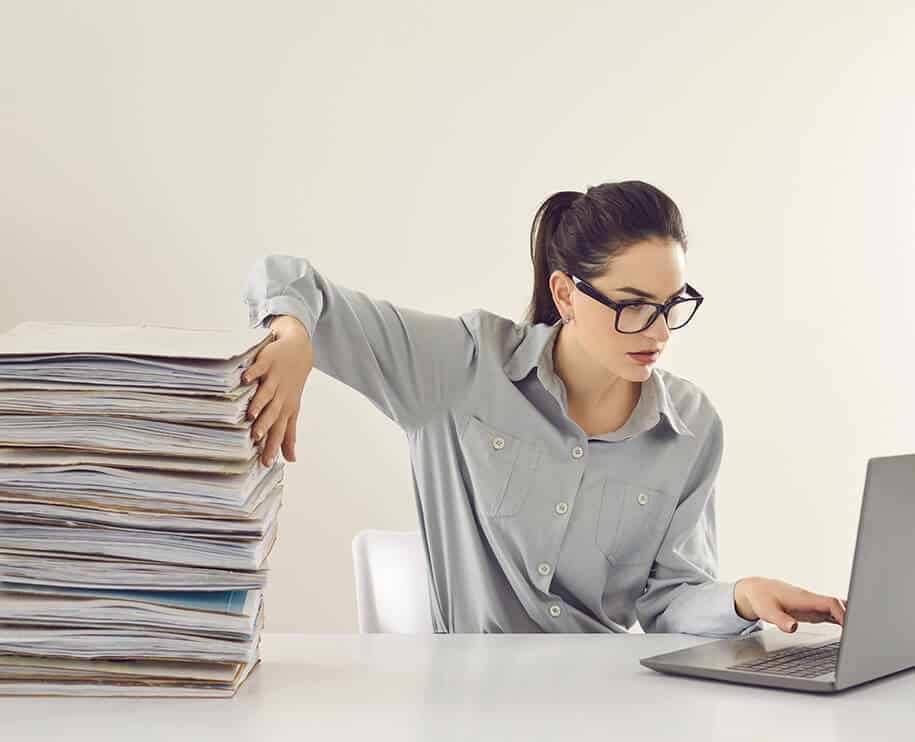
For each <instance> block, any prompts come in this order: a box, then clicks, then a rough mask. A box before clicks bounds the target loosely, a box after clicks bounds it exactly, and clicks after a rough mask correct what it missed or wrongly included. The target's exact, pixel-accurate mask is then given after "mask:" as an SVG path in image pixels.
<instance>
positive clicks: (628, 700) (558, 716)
mask: <svg viewBox="0 0 915 742" xmlns="http://www.w3.org/2000/svg"><path fill="white" fill-rule="evenodd" d="M801 628H802V629H804V630H816V629H817V628H820V627H815V626H811V625H809V624H803V625H802V627H801ZM837 628H838V627H832V626H828V627H827V626H822V629H837ZM770 630H772V631H777V630H778V629H775V628H772V629H770ZM835 633H837V632H835ZM705 641H711V640H710V639H707V638H704V637H696V636H687V635H678V634H647V635H644V634H636V635H623V634H613V635H607V634H451V635H447V634H438V635H436V634H431V635H397V634H370V635H361V636H360V635H358V634H305V635H300V634H265V635H264V638H263V644H262V649H263V660H262V662H261V664H260V665H259V666H258V667H257V669H256V670H255V671H254V673H253V674H252V675H251V677H249V678H248V681H247V682H246V684H245V685H244V686H242V688H241V689H240V690H239V691H238V693H237V695H236V696H235V697H234V698H231V699H136V698H11V697H2V698H0V723H2V737H3V739H8V740H11V741H12V740H16V742H19V741H20V740H23V741H25V740H29V741H31V740H64V741H65V742H75V741H76V740H86V741H87V742H88V740H92V741H93V742H100V741H101V740H126V741H127V742H140V741H141V740H165V741H166V742H183V741H184V740H189V741H191V742H196V741H197V740H204V739H206V740H210V739H219V740H224V741H226V742H230V741H233V740H262V741H269V742H272V741H273V740H287V739H289V740H309V741H312V740H313V741H314V742H324V741H325V740H360V742H363V741H365V740H398V742H401V741H403V740H436V741H437V740H462V741H463V740H468V741H475V740H479V739H487V740H490V739H491V740H500V742H504V741H507V740H547V739H549V740H564V739H570V738H571V739H575V738H588V739H591V740H613V741H614V742H622V741H628V740H634V739H670V740H678V742H684V740H703V742H705V741H706V740H715V739H720V740H729V741H730V740H738V739H739V740H765V742H772V741H773V740H785V739H798V740H801V739H803V740H805V741H806V742H810V741H812V740H848V741H849V742H860V740H865V739H890V738H896V739H907V738H911V735H912V734H913V728H915V726H913V725H915V672H913V671H907V672H904V673H900V674H897V675H895V676H891V677H889V678H883V679H880V680H876V681H874V682H872V683H868V684H865V685H862V686H858V687H856V688H851V689H848V690H846V691H843V692H842V693H839V694H837V695H819V694H808V693H803V692H797V691H785V690H778V689H769V688H754V687H751V686H741V685H733V684H729V683H721V682H718V681H714V680H702V679H697V678H681V677H676V676H670V675H662V674H660V673H656V672H654V671H652V670H649V669H647V668H645V667H642V666H641V665H639V663H638V660H639V658H641V657H645V656H648V655H651V654H657V653H660V652H666V651H670V650H673V649H678V648H681V647H685V646H688V645H690V644H695V643H700V642H705Z"/></svg>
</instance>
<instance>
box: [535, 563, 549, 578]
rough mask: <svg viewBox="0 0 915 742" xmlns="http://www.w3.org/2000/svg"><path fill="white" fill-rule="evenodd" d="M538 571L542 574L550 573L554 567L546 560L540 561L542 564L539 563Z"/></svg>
mask: <svg viewBox="0 0 915 742" xmlns="http://www.w3.org/2000/svg"><path fill="white" fill-rule="evenodd" d="M537 571H538V572H539V573H540V574H542V575H548V574H549V573H550V572H551V571H552V567H550V565H549V564H547V563H546V562H540V564H538V565H537Z"/></svg>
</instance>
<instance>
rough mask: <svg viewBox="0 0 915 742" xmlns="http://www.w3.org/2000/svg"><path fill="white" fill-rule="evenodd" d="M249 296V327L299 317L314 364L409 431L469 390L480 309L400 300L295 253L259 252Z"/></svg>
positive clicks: (247, 291) (250, 276)
mask: <svg viewBox="0 0 915 742" xmlns="http://www.w3.org/2000/svg"><path fill="white" fill-rule="evenodd" d="M244 300H245V302H246V303H247V304H248V311H249V315H248V324H249V326H250V327H252V328H253V327H260V326H266V325H267V324H268V323H269V321H270V319H271V317H272V316H273V315H278V314H288V315H292V316H293V317H295V318H296V319H298V320H299V321H300V322H301V323H302V324H303V325H304V326H305V328H306V329H307V330H308V334H309V335H310V337H311V341H312V350H313V356H314V367H315V368H317V369H319V370H320V371H323V372H324V373H326V374H328V375H329V376H332V377H334V378H335V379H337V380H338V381H341V382H343V383H344V384H346V385H347V386H349V387H351V388H352V389H355V390H356V391H358V392H360V393H361V394H363V395H364V396H365V397H366V398H368V399H369V400H370V401H371V402H372V404H374V405H375V407H376V408H378V409H379V410H381V412H383V413H384V414H385V415H386V416H387V417H388V418H390V419H391V420H393V421H394V422H396V423H397V424H398V425H399V426H400V427H401V428H403V429H404V430H407V431H409V430H415V429H417V428H419V427H421V426H422V425H423V424H424V423H425V422H427V421H428V420H429V419H431V417H433V416H434V415H435V414H436V413H437V412H439V411H441V410H444V409H445V408H447V407H448V406H449V405H451V404H453V403H454V402H455V401H456V400H457V399H458V398H459V397H460V396H461V395H462V394H464V393H465V392H466V391H467V389H468V388H469V385H470V381H471V378H472V374H473V371H474V368H475V364H476V357H477V353H476V341H475V336H474V332H472V327H473V326H474V321H475V318H476V310H474V311H473V312H467V313H465V314H462V315H460V316H459V317H448V316H442V315H437V314H429V313H427V312H422V311H419V310H416V309H410V308H406V307H401V306H395V305H394V304H392V303H391V302H390V301H387V300H385V299H380V298H373V297H371V296H368V295H367V294H365V293H363V292H361V291H357V290H355V289H351V288H347V287H345V286H342V285H340V284H339V283H336V282H334V281H332V280H331V279H329V278H328V277H327V276H326V275H323V274H322V273H321V272H319V271H318V270H317V269H316V268H315V267H314V265H313V264H312V263H311V261H309V260H308V259H306V258H302V257H296V256H292V255H266V256H262V257H260V258H258V259H257V260H256V262H255V263H254V265H253V266H252V268H251V270H250V272H249V273H248V276H247V279H246V282H245V288H244Z"/></svg>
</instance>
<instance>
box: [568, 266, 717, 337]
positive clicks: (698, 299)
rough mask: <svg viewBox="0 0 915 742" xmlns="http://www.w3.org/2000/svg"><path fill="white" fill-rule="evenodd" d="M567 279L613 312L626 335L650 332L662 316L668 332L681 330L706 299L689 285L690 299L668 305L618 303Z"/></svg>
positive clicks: (678, 298)
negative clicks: (659, 316) (653, 324)
mask: <svg viewBox="0 0 915 742" xmlns="http://www.w3.org/2000/svg"><path fill="white" fill-rule="evenodd" d="M566 275H567V276H568V277H569V278H571V279H572V281H573V282H574V283H575V286H576V287H577V288H579V289H581V291H582V293H585V294H587V295H588V296H590V297H591V298H592V299H594V300H595V301H599V302H600V303H601V304H603V305H604V306H607V307H610V308H611V309H612V310H614V312H616V330H617V332H622V333H626V334H633V333H636V332H642V331H643V330H647V329H648V328H649V327H651V325H652V323H653V322H654V321H655V320H656V319H657V318H658V315H659V314H661V313H662V312H663V313H664V319H665V320H666V321H667V327H668V329H670V330H678V329H680V328H681V327H683V325H685V324H686V323H687V322H689V321H690V320H691V319H692V318H693V315H694V314H695V313H696V310H697V309H698V308H699V305H700V304H701V303H702V301H703V298H704V297H703V296H702V294H700V293H699V292H698V291H696V289H694V288H693V287H692V286H690V285H689V284H686V286H685V287H684V291H686V293H687V294H689V297H685V296H675V297H674V298H673V299H671V300H670V301H669V302H667V303H666V304H658V303H657V302H653V301H642V300H640V299H639V300H634V301H623V302H616V301H613V299H610V298H609V297H607V296H604V295H603V294H602V293H601V292H600V291H598V290H597V289H596V288H594V287H593V286H592V285H591V284H590V283H588V282H587V281H583V280H582V279H580V278H578V277H577V276H573V275H572V274H571V273H566Z"/></svg>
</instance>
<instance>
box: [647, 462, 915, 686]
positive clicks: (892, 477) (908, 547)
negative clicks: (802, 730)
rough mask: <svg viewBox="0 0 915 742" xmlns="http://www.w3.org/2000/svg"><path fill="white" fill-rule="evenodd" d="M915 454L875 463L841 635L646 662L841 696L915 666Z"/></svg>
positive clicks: (731, 642) (712, 648) (769, 634)
mask: <svg viewBox="0 0 915 742" xmlns="http://www.w3.org/2000/svg"><path fill="white" fill-rule="evenodd" d="M913 526H915V454H908V455H902V456H881V457H876V458H871V459H868V462H867V472H866V476H865V480H864V496H863V497H862V500H861V511H860V514H859V517H858V535H857V537H856V540H855V553H854V558H853V561H852V569H851V580H850V584H849V588H848V603H847V606H846V611H845V623H844V625H843V627H842V631H841V633H840V634H839V636H838V639H836V638H835V637H826V638H824V636H823V634H815V633H812V632H804V631H801V630H796V631H795V632H794V633H793V634H786V633H785V632H783V631H782V630H781V629H779V628H773V629H769V630H766V631H760V632H757V633H755V634H751V635H749V636H744V637H735V638H729V639H719V640H717V641H713V642H708V643H704V644H699V645H696V646H693V647H689V648H687V649H680V650H677V651H675V652H666V653H664V654H657V655H654V656H652V657H645V658H643V659H641V660H639V662H640V663H641V664H642V665H644V666H645V667H649V668H651V669H652V670H657V671H658V672H663V673H670V674H674V675H690V676H694V677H700V678H710V679H713V680H724V681H727V682H730V683H744V684H747V685H761V686H768V687H772V688H786V689H789V690H802V691H813V692H816V693H835V692H837V691H841V690H844V689H845V688H850V687H852V686H855V685H860V684H861V683H867V682H869V681H871V680H876V679H877V678H882V677H885V676H886V675H892V674H894V673H898V672H901V671H903V670H907V669H908V668H910V667H913V666H915V632H913V631H912V625H913V624H915V590H913V589H912V565H913V564H915V538H913Z"/></svg>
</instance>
